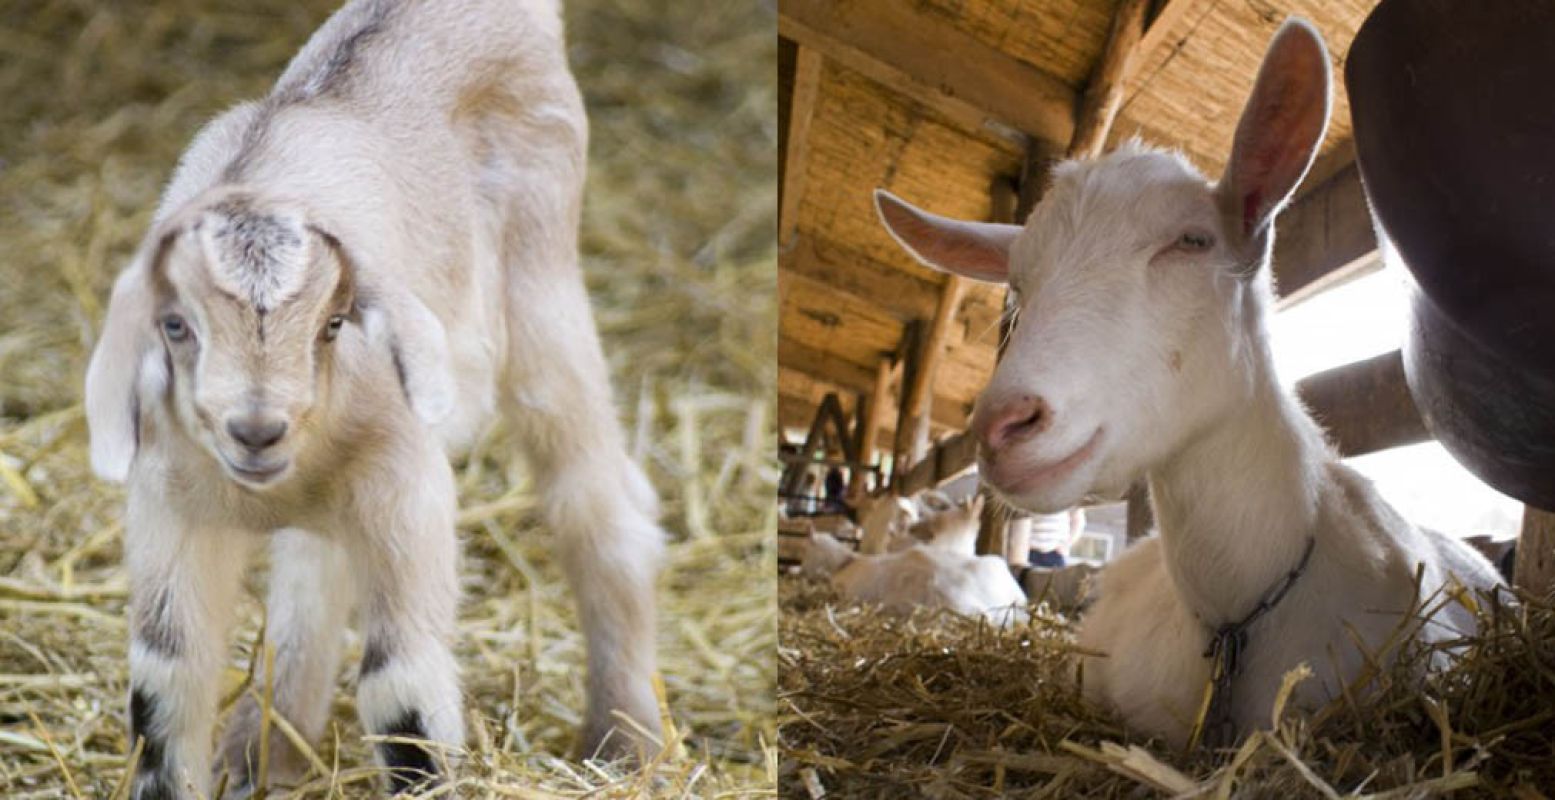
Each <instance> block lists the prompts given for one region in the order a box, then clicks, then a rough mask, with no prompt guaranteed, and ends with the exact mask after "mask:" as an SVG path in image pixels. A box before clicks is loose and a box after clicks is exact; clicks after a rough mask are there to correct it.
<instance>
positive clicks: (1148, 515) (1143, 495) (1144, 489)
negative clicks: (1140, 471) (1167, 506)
mask: <svg viewBox="0 0 1555 800" xmlns="http://www.w3.org/2000/svg"><path fill="white" fill-rule="evenodd" d="M1153 527H1155V512H1154V511H1153V510H1151V508H1150V487H1149V486H1147V485H1146V484H1145V482H1144V481H1140V482H1139V483H1136V484H1134V485H1133V486H1131V487H1129V490H1128V542H1129V544H1133V543H1134V542H1135V541H1137V540H1139V539H1143V538H1144V537H1145V536H1146V535H1148V534H1149V533H1150V529H1151V528H1153Z"/></svg>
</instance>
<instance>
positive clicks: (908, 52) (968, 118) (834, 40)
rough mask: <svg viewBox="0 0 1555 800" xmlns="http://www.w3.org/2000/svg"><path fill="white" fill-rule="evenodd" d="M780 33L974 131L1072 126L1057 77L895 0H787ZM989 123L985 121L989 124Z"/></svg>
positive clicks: (1069, 104) (1068, 130)
mask: <svg viewBox="0 0 1555 800" xmlns="http://www.w3.org/2000/svg"><path fill="white" fill-rule="evenodd" d="M778 14H779V16H778V33H779V34H780V35H782V36H785V37H788V38H790V39H793V40H794V41H796V42H799V43H800V44H801V45H808V46H810V47H814V48H816V49H817V50H819V51H821V52H822V53H824V54H825V55H826V57H827V58H830V59H833V60H835V61H837V62H838V63H841V64H844V65H846V66H847V67H849V68H851V69H854V70H857V71H859V72H861V73H863V74H864V75H866V76H868V77H869V78H871V79H872V80H875V81H876V82H878V83H881V84H882V85H884V86H886V87H887V88H890V89H892V90H893V91H896V92H897V93H899V94H903V95H905V96H908V97H911V98H913V99H914V100H917V101H919V102H921V103H923V104H924V105H927V106H929V107H931V108H934V109H936V110H938V111H940V112H941V113H943V114H945V116H947V117H948V118H950V119H951V120H952V121H954V122H956V123H957V124H959V125H962V126H963V127H967V128H968V129H970V130H972V131H993V132H999V131H1000V129H1001V128H1002V127H1004V126H1008V127H1009V128H1013V129H1014V130H1017V131H1021V132H1024V133H1026V134H1029V135H1032V136H1036V137H1039V138H1044V139H1048V140H1050V141H1059V142H1067V141H1069V139H1070V137H1071V136H1072V135H1073V132H1074V108H1075V101H1076V98H1075V93H1074V90H1072V89H1070V88H1069V87H1068V86H1067V85H1066V84H1065V83H1064V82H1063V81H1062V80H1059V79H1058V78H1056V77H1054V76H1052V75H1049V74H1048V73H1046V72H1043V71H1041V70H1039V69H1037V68H1036V67H1033V66H1031V65H1030V64H1028V63H1026V62H1024V61H1021V60H1019V59H1017V58H1015V57H1013V56H1011V55H1009V54H1007V53H1003V52H1001V51H999V50H996V49H994V48H992V47H990V46H988V45H986V44H984V43H982V42H980V41H978V40H977V39H976V38H974V37H972V36H970V35H968V34H966V33H963V32H961V31H959V30H956V29H955V28H953V27H950V26H947V25H944V24H943V23H941V22H939V21H937V20H934V19H932V18H931V17H928V16H927V15H925V14H924V13H923V12H922V11H920V10H918V8H917V7H916V6H915V4H912V3H903V2H900V0H853V2H848V3H838V2H834V0H784V1H783V2H782V3H780V4H779V11H778ZM991 122H992V123H994V124H990V123H991Z"/></svg>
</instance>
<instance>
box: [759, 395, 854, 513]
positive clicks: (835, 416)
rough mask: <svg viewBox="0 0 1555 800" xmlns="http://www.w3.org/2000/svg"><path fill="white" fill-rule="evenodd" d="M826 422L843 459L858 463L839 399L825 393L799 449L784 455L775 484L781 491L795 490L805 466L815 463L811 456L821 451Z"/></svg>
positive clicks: (846, 417)
mask: <svg viewBox="0 0 1555 800" xmlns="http://www.w3.org/2000/svg"><path fill="white" fill-rule="evenodd" d="M827 426H830V427H831V429H832V432H833V434H834V436H835V441H836V442H837V445H838V446H839V447H840V448H842V458H843V461H844V462H846V463H849V464H857V463H858V460H859V459H858V448H857V446H856V441H855V436H854V435H853V433H852V432H850V431H849V430H848V416H847V415H846V414H844V413H842V401H840V400H838V399H837V395H836V394H835V393H831V394H828V395H826V398H825V399H824V400H822V401H821V405H820V407H819V408H817V409H816V410H815V421H814V422H811V423H810V432H809V433H808V434H807V435H806V436H805V440H804V444H802V445H800V449H799V453H798V454H797V455H796V456H793V457H790V458H785V459H784V461H785V462H787V466H786V467H785V468H784V469H783V477H782V480H781V482H780V483H779V484H778V486H779V490H780V491H781V492H782V493H783V494H785V495H789V494H793V493H795V492H797V491H798V490H799V482H800V480H801V479H802V477H803V476H804V473H805V470H806V469H807V468H809V467H810V466H811V465H812V464H814V463H815V462H814V460H813V459H814V457H815V455H816V454H817V453H818V452H819V453H822V454H824V451H825V447H826V440H827V435H826V429H827Z"/></svg>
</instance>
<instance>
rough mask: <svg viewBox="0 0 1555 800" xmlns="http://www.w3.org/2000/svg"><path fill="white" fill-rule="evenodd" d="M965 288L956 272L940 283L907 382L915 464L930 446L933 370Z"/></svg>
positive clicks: (942, 352)
mask: <svg viewBox="0 0 1555 800" xmlns="http://www.w3.org/2000/svg"><path fill="white" fill-rule="evenodd" d="M965 292H966V281H965V280H964V279H962V278H959V277H957V276H955V275H947V276H945V283H944V285H943V286H942V287H940V294H939V305H938V307H937V308H935V310H934V321H933V323H932V324H931V325H930V326H929V331H928V335H927V336H926V337H925V338H924V340H923V342H922V343H921V346H920V348H919V351H918V352H919V357H918V370H917V372H916V373H915V374H914V375H913V379H912V382H911V383H910V384H909V386H908V392H907V397H906V404H907V420H908V421H909V423H910V432H911V434H912V440H911V447H910V457H909V459H908V461H909V462H911V463H914V464H916V463H917V462H918V461H920V460H921V459H922V458H923V457H924V455H926V454H927V453H928V450H929V436H928V434H929V415H930V414H931V413H933V409H934V374H935V373H936V372H937V371H938V367H939V362H940V359H941V357H942V356H943V355H944V353H945V343H946V341H947V340H949V339H950V330H951V325H952V323H954V322H955V319H956V309H957V308H959V307H960V305H961V297H962V295H963V294H964V293H965Z"/></svg>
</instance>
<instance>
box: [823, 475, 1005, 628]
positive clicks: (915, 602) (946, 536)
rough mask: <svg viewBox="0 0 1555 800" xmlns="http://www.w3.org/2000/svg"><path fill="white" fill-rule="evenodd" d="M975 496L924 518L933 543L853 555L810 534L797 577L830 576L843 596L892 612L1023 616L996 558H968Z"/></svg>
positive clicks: (977, 506) (826, 537) (978, 504)
mask: <svg viewBox="0 0 1555 800" xmlns="http://www.w3.org/2000/svg"><path fill="white" fill-rule="evenodd" d="M981 510H982V498H981V496H979V497H977V498H976V499H974V500H973V501H972V502H971V503H968V504H965V505H962V506H958V507H954V508H950V509H947V510H945V511H941V512H940V513H938V514H936V515H935V516H934V517H931V518H930V519H929V520H927V522H926V524H928V525H929V526H931V529H932V532H933V538H932V539H931V540H930V541H927V542H923V541H921V540H919V539H916V538H914V537H911V536H904V537H902V538H906V539H910V540H911V541H913V542H915V544H914V545H911V546H907V547H903V548H901V549H899V550H894V551H891V552H888V553H881V554H865V553H857V554H856V553H854V552H853V551H852V550H850V549H849V548H848V546H847V545H844V544H842V543H841V542H839V541H837V539H836V538H835V537H833V536H831V535H830V534H826V533H812V534H811V536H810V541H809V544H808V548H807V551H806V553H805V557H804V562H803V566H802V571H803V574H804V575H806V576H807V577H811V578H814V579H818V580H824V579H827V578H830V580H831V584H832V586H833V588H835V589H836V590H837V592H838V594H840V595H841V596H842V597H843V598H845V599H846V600H848V601H850V602H855V603H873V604H876V605H879V606H881V607H883V608H885V609H887V610H889V611H892V612H894V613H908V612H911V611H912V610H913V609H915V608H920V607H921V608H931V609H946V610H949V611H954V612H956V613H958V614H962V615H965V616H983V617H986V618H988V619H989V620H991V621H993V622H995V623H997V624H1001V625H1002V624H1008V623H1012V622H1017V621H1020V620H1024V619H1025V618H1026V612H1025V605H1026V594H1025V592H1023V591H1021V588H1020V585H1019V584H1017V583H1016V582H1015V578H1014V576H1012V575H1011V574H1010V569H1009V565H1008V564H1006V563H1005V561H1004V559H1003V558H1002V557H1000V556H978V555H975V546H976V540H977V521H978V514H979V512H980V511H981Z"/></svg>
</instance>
